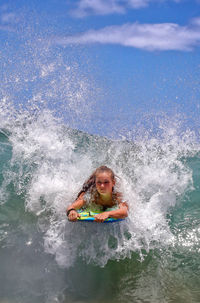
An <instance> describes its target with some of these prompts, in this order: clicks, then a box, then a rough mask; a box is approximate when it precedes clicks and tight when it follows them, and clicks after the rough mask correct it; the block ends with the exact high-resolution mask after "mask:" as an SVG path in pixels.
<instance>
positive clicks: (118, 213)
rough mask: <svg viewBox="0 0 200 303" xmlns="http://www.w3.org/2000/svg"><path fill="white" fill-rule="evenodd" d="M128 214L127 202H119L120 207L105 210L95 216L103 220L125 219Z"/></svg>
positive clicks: (98, 219)
mask: <svg viewBox="0 0 200 303" xmlns="http://www.w3.org/2000/svg"><path fill="white" fill-rule="evenodd" d="M127 216H128V204H127V203H126V202H120V203H119V209H116V210H111V211H105V212H103V213H101V214H98V215H96V216H95V221H97V222H103V221H105V220H106V219H107V218H116V219H124V218H126V217H127Z"/></svg>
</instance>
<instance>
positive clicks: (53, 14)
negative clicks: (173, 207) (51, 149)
mask: <svg viewBox="0 0 200 303" xmlns="http://www.w3.org/2000/svg"><path fill="white" fill-rule="evenodd" d="M0 44H1V49H0V66H1V75H0V80H1V83H0V94H1V95H0V97H1V100H5V99H6V100H9V101H11V102H13V103H14V104H15V106H17V107H28V106H29V107H31V106H32V107H33V105H34V106H35V107H38V108H41V107H42V106H44V104H45V106H48V108H50V109H51V110H53V111H54V112H55V115H57V116H59V117H61V118H62V119H63V120H64V121H65V123H66V124H67V125H69V126H71V127H73V128H78V129H80V130H83V131H87V132H89V133H95V134H100V135H108V136H116V135H117V134H118V135H119V134H121V135H123V134H126V135H127V134H128V132H130V131H131V130H133V129H135V128H136V127H138V128H142V127H146V128H151V129H152V131H153V130H154V131H155V128H157V127H158V124H159V125H160V123H161V122H160V121H161V120H162V121H163V122H162V123H161V124H165V127H169V124H170V123H172V124H173V122H172V121H174V120H177V119H178V121H181V122H180V123H183V124H184V125H185V126H187V127H189V128H191V129H195V131H198V126H199V114H200V104H199V100H200V85H199V84H200V53H199V50H200V48H199V46H200V0H43V1H41V0H40V1H39V0H29V1H26V0H15V1H14V0H12V1H11V0H10V1H9V0H7V1H2V0H1V1H0ZM158 121H159V122H158ZM169 121H170V122H169Z"/></svg>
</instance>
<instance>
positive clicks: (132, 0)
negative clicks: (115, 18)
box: [71, 0, 184, 17]
mask: <svg viewBox="0 0 200 303" xmlns="http://www.w3.org/2000/svg"><path fill="white" fill-rule="evenodd" d="M166 1H171V2H172V1H173V2H177V3H178V2H181V1H184V0H79V1H78V3H77V7H76V8H75V9H74V10H72V11H71V12H72V14H73V15H74V16H76V17H85V16H88V15H108V14H115V13H125V12H126V11H127V10H128V9H139V8H143V7H146V6H148V5H149V4H150V2H154V3H156V2H157V3H161V2H166Z"/></svg>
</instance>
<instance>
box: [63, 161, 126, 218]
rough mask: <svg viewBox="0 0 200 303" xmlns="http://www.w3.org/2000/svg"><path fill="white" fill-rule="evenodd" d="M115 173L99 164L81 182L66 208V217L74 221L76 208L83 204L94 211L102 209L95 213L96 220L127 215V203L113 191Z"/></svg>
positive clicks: (77, 215)
mask: <svg viewBox="0 0 200 303" xmlns="http://www.w3.org/2000/svg"><path fill="white" fill-rule="evenodd" d="M115 182H116V181H115V175H114V173H113V171H112V170H111V169H110V168H108V167H107V166H100V167H99V168H97V169H96V170H95V172H94V173H93V174H92V175H91V176H90V178H89V179H88V180H87V181H86V182H85V183H84V184H83V187H82V189H81V191H80V192H79V194H78V196H77V199H76V201H75V202H73V203H72V204H71V205H70V206H69V207H68V208H67V217H68V219H69V220H70V221H76V220H77V218H78V217H79V216H80V215H79V214H78V212H77V211H76V210H77V209H80V208H82V207H83V206H89V207H90V210H91V208H92V207H93V208H95V210H94V211H96V212H98V211H103V212H102V213H100V214H98V215H95V221H96V222H103V221H104V220H106V219H107V218H109V217H110V218H117V219H123V218H125V217H127V216H128V204H127V203H126V202H122V195H121V193H119V192H115V190H114V186H115Z"/></svg>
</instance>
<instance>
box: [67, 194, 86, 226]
mask: <svg viewBox="0 0 200 303" xmlns="http://www.w3.org/2000/svg"><path fill="white" fill-rule="evenodd" d="M84 194H85V193H82V194H80V196H79V197H78V199H76V201H74V202H73V203H72V204H71V205H69V206H68V207H67V209H66V214H67V217H68V219H69V220H70V221H76V220H77V218H78V217H80V215H79V214H78V213H77V211H76V210H77V209H80V208H81V207H83V206H84V205H85V201H84Z"/></svg>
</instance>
